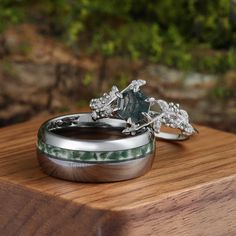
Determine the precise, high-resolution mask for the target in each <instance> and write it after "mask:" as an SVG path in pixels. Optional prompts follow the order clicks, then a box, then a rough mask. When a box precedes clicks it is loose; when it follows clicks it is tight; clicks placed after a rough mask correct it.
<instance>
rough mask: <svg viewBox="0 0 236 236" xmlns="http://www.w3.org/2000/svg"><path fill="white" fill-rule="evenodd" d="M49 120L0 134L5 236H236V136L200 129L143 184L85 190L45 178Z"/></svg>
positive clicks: (169, 151)
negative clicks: (44, 129)
mask: <svg viewBox="0 0 236 236" xmlns="http://www.w3.org/2000/svg"><path fill="white" fill-rule="evenodd" d="M42 121H43V119H38V120H34V121H30V122H27V123H23V124H19V125H15V126H10V127H7V128H3V129H0V202H1V203H0V209H1V210H0V235H4V236H7V235H40V236H44V235H50V236H51V235H66V236H67V235H71V236H72V235H79V236H80V235H81V236H83V235H86V236H87V235H108V236H114V235H115V236H116V235H128V236H136V235H137V236H143V235H155V236H156V235H164V236H165V235H168V236H172V235H181V236H184V235H208V236H209V235H214V236H217V235H227V236H229V235H236V136H235V135H233V134H228V133H223V132H220V131H216V130H213V129H209V128H205V127H199V130H200V134H199V135H198V136H196V137H194V138H192V139H190V140H188V141H187V142H182V143H175V144H173V143H172V144H171V143H166V142H160V141H159V142H158V145H157V153H156V160H155V163H154V165H153V168H152V170H151V171H150V172H149V173H148V174H146V175H145V176H143V177H140V178H138V179H134V180H129V181H124V182H118V183H107V184H81V183H72V182H66V181H63V180H58V179H55V178H52V177H48V176H46V175H45V174H44V173H42V172H41V170H40V168H39V166H38V163H37V160H36V154H35V142H36V133H37V129H38V128H39V125H40V123H41V122H42Z"/></svg>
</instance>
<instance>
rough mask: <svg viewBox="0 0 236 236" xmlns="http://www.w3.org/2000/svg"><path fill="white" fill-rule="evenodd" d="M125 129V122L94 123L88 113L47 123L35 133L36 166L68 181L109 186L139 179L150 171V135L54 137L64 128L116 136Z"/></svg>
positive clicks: (67, 116)
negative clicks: (111, 133) (109, 133)
mask: <svg viewBox="0 0 236 236" xmlns="http://www.w3.org/2000/svg"><path fill="white" fill-rule="evenodd" d="M125 126H126V122H125V121H123V120H119V119H109V118H106V119H101V120H98V121H94V120H93V119H92V118H91V113H80V114H73V115H66V116H60V117H56V118H53V119H50V120H48V121H46V122H45V123H43V124H42V126H41V127H40V129H39V132H38V143H37V150H38V151H37V153H38V160H39V163H40V165H41V167H42V169H43V170H44V171H45V172H46V173H47V174H49V175H52V176H55V177H58V178H62V179H67V180H72V181H86V182H110V181H111V182H112V181H119V180H125V179H130V178H135V177H137V176H140V175H142V174H143V173H145V172H146V171H147V170H149V169H150V168H151V164H152V162H153V158H154V153H155V137H154V135H153V133H152V132H151V131H149V130H145V131H143V132H141V133H139V134H138V135H136V136H125V135H124V136H123V137H119V138H117V137H116V138H114V139H110V140H109V139H106V138H105V139H104V138H103V139H93V135H92V136H91V137H90V138H89V139H78V138H77V139H76V138H71V137H69V138H68V137H67V136H65V135H63V134H58V132H59V131H63V130H64V129H68V128H70V129H75V128H80V129H81V130H83V129H85V130H86V129H87V128H92V130H94V132H96V130H98V129H102V130H104V131H110V130H112V131H118V133H119V134H120V130H121V129H123V128H124V127H125Z"/></svg>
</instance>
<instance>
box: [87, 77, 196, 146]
mask: <svg viewBox="0 0 236 236" xmlns="http://www.w3.org/2000/svg"><path fill="white" fill-rule="evenodd" d="M145 84H146V81H144V80H133V81H132V82H131V83H130V84H129V85H128V86H127V87H126V88H125V89H123V90H122V91H119V89H118V88H117V87H116V86H113V87H112V89H111V91H110V92H109V93H104V95H103V96H102V97H100V98H95V99H92V100H91V101H90V108H91V110H92V117H93V119H94V120H98V119H101V118H104V117H109V118H119V119H123V120H125V121H126V122H127V125H126V128H125V129H124V130H123V131H122V132H123V133H126V134H131V135H136V134H137V133H138V132H139V131H141V130H146V129H148V128H149V129H152V130H153V131H154V134H155V136H156V137H158V138H162V139H166V140H173V141H176V140H177V141H180V140H185V139H187V138H189V137H190V136H191V135H193V134H195V133H197V130H196V129H195V128H194V127H193V126H192V125H191V124H190V123H189V116H188V113H187V112H186V111H185V110H183V109H180V108H179V104H174V103H173V102H170V103H168V102H166V101H164V100H162V99H155V98H153V97H147V96H146V95H145V94H144V93H143V92H142V91H141V90H140V87H141V86H143V85H145ZM154 106H157V107H158V109H159V110H158V111H155V110H153V109H152V108H153V107H154ZM162 125H164V126H167V127H170V128H173V129H178V130H179V131H180V132H179V133H178V134H174V133H164V132H161V127H162Z"/></svg>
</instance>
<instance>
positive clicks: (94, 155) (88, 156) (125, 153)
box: [37, 141, 155, 162]
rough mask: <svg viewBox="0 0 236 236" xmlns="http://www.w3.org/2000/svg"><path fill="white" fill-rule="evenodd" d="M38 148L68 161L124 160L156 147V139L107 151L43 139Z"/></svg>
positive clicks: (136, 156)
mask: <svg viewBox="0 0 236 236" xmlns="http://www.w3.org/2000/svg"><path fill="white" fill-rule="evenodd" d="M37 146H38V149H39V150H40V151H41V152H43V153H45V154H46V155H50V156H53V157H55V158H58V159H63V160H68V161H86V162H89V161H91V162H104V161H109V162H111V161H124V160H130V159H134V158H140V157H142V156H145V155H147V154H149V153H152V152H153V151H154V149H155V141H151V142H149V143H148V144H145V145H143V146H141V147H137V148H133V149H128V150H121V151H105V152H89V151H78V150H69V149H64V148H59V147H55V146H52V145H49V144H45V143H43V142H42V141H38V143H37Z"/></svg>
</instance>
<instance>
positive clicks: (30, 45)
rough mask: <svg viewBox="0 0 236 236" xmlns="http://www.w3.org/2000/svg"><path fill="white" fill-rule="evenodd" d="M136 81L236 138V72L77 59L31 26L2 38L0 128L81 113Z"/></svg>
mask: <svg viewBox="0 0 236 236" xmlns="http://www.w3.org/2000/svg"><path fill="white" fill-rule="evenodd" d="M132 79H145V80H146V81H147V86H146V90H147V93H148V94H150V96H155V97H158V98H163V99H166V100H168V101H174V102H177V103H180V104H181V107H183V108H184V109H186V110H187V111H188V112H189V113H190V115H191V118H192V121H193V122H197V123H200V124H206V125H209V126H212V127H215V128H219V129H223V130H227V131H232V132H236V119H235V118H236V95H235V93H234V91H236V71H229V72H228V73H226V74H225V75H220V76H219V75H218V76H216V75H208V74H199V73H193V72H191V73H190V72H182V71H178V70H175V69H171V68H168V67H166V66H163V65H157V64H150V63H145V62H140V61H139V62H132V61H130V60H129V59H127V58H126V59H124V58H100V57H94V58H87V57H84V56H82V55H79V56H78V55H75V53H74V52H73V51H72V50H69V49H67V48H66V47H65V46H64V45H63V44H60V43H58V42H55V40H53V39H51V38H49V37H47V36H45V35H42V34H41V32H40V30H39V29H37V28H35V27H32V26H30V25H22V26H21V27H18V28H12V29H9V30H8V31H7V32H5V34H4V35H1V36H0V126H3V125H8V124H11V123H15V122H19V121H23V120H27V119H30V118H31V117H34V116H38V115H40V114H42V113H44V114H45V113H46V114H55V113H59V112H65V111H67V112H70V111H72V110H73V111H76V110H77V109H79V107H85V106H87V104H88V101H89V99H90V98H92V97H94V96H97V95H99V94H102V93H103V92H105V91H107V90H109V89H110V87H111V86H112V85H113V84H116V85H118V86H119V87H124V86H125V85H127V83H128V82H129V81H130V80H132ZM222 86H223V87H224V88H229V91H231V93H230V95H227V94H224V91H223V92H222V91H221V90H219V88H221V87H222ZM234 89H235V90H234ZM219 93H220V94H219Z"/></svg>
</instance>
